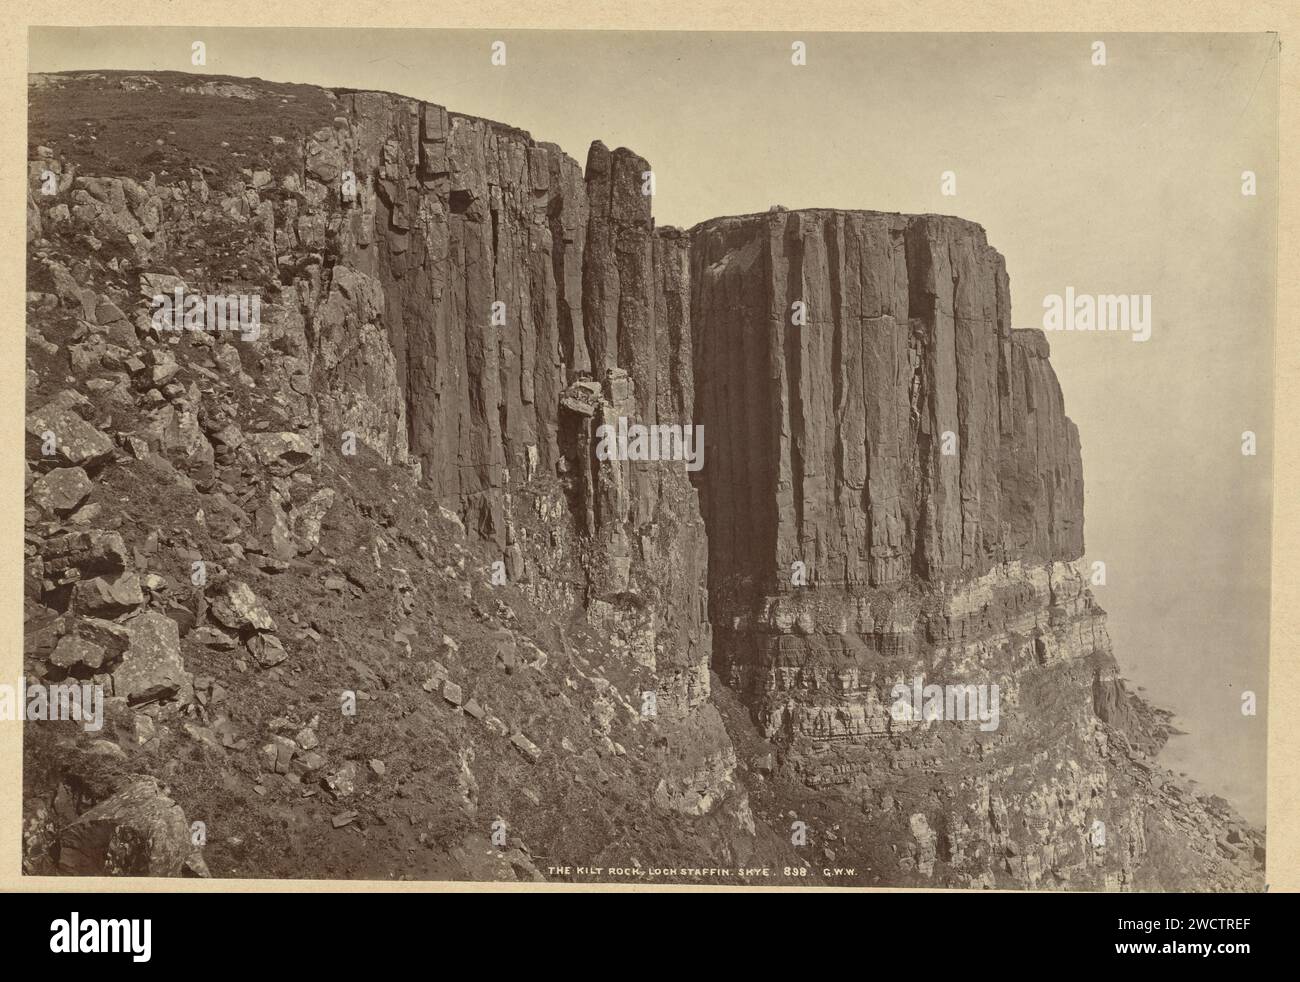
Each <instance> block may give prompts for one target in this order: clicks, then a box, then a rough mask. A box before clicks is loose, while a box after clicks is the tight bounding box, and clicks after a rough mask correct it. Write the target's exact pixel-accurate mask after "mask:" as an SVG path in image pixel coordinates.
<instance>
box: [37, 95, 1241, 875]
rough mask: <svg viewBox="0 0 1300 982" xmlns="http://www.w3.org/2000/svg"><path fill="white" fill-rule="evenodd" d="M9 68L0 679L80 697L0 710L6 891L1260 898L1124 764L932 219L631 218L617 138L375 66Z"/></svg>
mask: <svg viewBox="0 0 1300 982" xmlns="http://www.w3.org/2000/svg"><path fill="white" fill-rule="evenodd" d="M30 92H31V103H30V120H29V143H30V165H29V172H30V173H29V178H30V180H29V199H28V242H29V283H28V291H29V292H28V392H27V398H28V407H29V416H28V423H27V430H28V441H29V454H28V490H27V495H28V497H27V501H28V510H27V516H28V525H27V547H26V552H27V568H28V577H27V597H26V603H27V635H26V645H25V650H26V655H25V658H26V672H27V674H28V676H29V678H30V679H31V681H32V682H33V683H37V682H50V683H54V682H60V681H68V680H79V681H80V680H87V681H96V682H99V683H102V684H103V685H105V687H106V691H107V692H109V693H110V698H109V699H108V701H107V705H106V716H107V722H106V724H105V726H104V728H103V729H102V730H100V731H97V732H87V731H86V730H84V729H83V728H81V727H78V726H77V725H76V724H75V723H29V724H28V726H27V729H26V731H25V744H26V765H25V788H24V795H25V814H26V817H27V823H28V829H27V832H28V834H27V853H26V865H25V868H26V869H28V871H29V872H33V873H48V872H55V871H61V872H91V871H101V870H109V871H113V872H127V873H155V874H160V875H174V874H178V873H183V872H191V873H195V874H198V875H204V874H206V873H207V872H209V871H210V872H211V873H212V874H214V875H219V876H233V875H251V876H344V877H347V876H371V877H381V878H382V877H399V876H400V877H411V878H435V877H436V878H447V877H451V878H506V879H508V878H546V879H631V880H634V881H635V880H653V879H665V878H667V879H686V880H688V881H700V882H741V881H744V882H754V883H778V882H805V883H818V882H833V883H837V884H847V883H851V884H890V885H906V884H924V885H954V886H979V887H1023V886H1029V887H1085V888H1108V889H1159V888H1184V889H1240V888H1247V889H1250V888H1255V889H1257V888H1259V887H1260V886H1262V860H1263V855H1264V854H1263V835H1262V832H1260V831H1259V830H1255V829H1251V828H1249V827H1248V826H1247V825H1246V824H1245V823H1244V822H1243V821H1242V820H1241V819H1240V818H1239V817H1238V816H1237V815H1236V814H1235V813H1233V812H1232V811H1231V809H1230V808H1229V806H1228V805H1227V804H1226V803H1225V802H1222V801H1221V800H1219V799H1212V798H1209V797H1207V796H1204V795H1202V794H1199V793H1198V792H1197V791H1196V789H1195V788H1194V786H1192V785H1190V784H1188V783H1187V782H1185V781H1181V780H1179V779H1177V778H1175V777H1174V776H1173V775H1170V774H1168V773H1167V772H1165V771H1164V770H1163V769H1162V768H1160V767H1159V766H1158V765H1156V764H1155V763H1153V761H1152V759H1151V757H1152V755H1153V754H1154V753H1155V751H1156V750H1157V749H1158V748H1159V746H1160V745H1161V743H1162V742H1163V740H1164V737H1165V733H1166V726H1167V719H1166V717H1165V716H1163V715H1162V714H1161V713H1159V712H1158V711H1156V710H1153V709H1151V708H1150V707H1148V706H1146V705H1145V704H1144V703H1142V702H1141V701H1140V700H1139V699H1137V697H1136V696H1134V695H1132V694H1130V693H1128V692H1127V691H1126V690H1125V688H1124V685H1123V682H1122V680H1121V679H1120V678H1119V675H1118V669H1117V667H1116V663H1115V660H1114V658H1113V656H1112V653H1111V651H1110V644H1109V639H1108V637H1107V635H1106V630H1105V615H1104V612H1103V611H1102V610H1101V609H1100V608H1099V607H1098V606H1097V605H1096V603H1095V602H1094V600H1093V598H1092V596H1091V594H1090V593H1089V591H1088V589H1087V586H1086V583H1085V581H1084V578H1083V576H1082V575H1081V573H1080V571H1079V569H1077V568H1076V566H1075V565H1074V561H1075V560H1077V559H1078V558H1079V556H1080V555H1081V553H1082V547H1083V514H1082V511H1083V509H1082V504H1083V484H1082V468H1081V463H1080V455H1079V441H1078V434H1077V431H1076V429H1075V427H1074V425H1073V424H1072V423H1071V422H1070V421H1069V419H1068V418H1067V417H1066V416H1065V414H1064V409H1063V400H1062V395H1061V392H1060V389H1059V387H1058V385H1057V383H1056V378H1055V375H1054V374H1053V372H1052V369H1051V367H1050V364H1049V362H1048V346H1047V342H1046V340H1045V338H1044V337H1043V336H1042V335H1041V334H1040V333H1039V332H1035V331H1015V330H1012V329H1011V327H1010V323H1011V317H1010V306H1009V299H1008V287H1007V274H1006V270H1005V267H1004V264H1003V261H1002V258H1001V256H999V255H998V254H997V252H996V251H994V250H993V249H992V248H991V247H989V245H988V244H987V242H986V241H985V237H984V232H983V230H981V229H980V228H979V227H978V226H975V225H973V224H971V223H969V222H964V221H961V220H959V219H955V218H945V217H938V216H912V217H909V216H900V215H889V214H880V213H874V212H858V211H822V210H817V211H796V212H787V211H784V210H781V209H775V210H773V211H772V212H770V213H768V214H764V215H753V216H744V217H738V218H721V219H715V220H712V221H708V222H705V223H703V224H701V225H699V226H696V227H695V228H693V229H691V230H689V231H683V230H679V229H673V228H660V227H656V226H655V224H654V220H653V216H652V212H651V203H652V198H651V196H649V195H647V194H645V193H643V190H644V185H645V179H646V175H647V174H648V172H649V171H650V164H649V163H647V161H645V160H644V159H642V158H640V157H638V156H637V155H636V154H634V153H632V152H630V151H628V150H626V149H618V150H614V151H610V150H609V149H607V148H606V147H605V146H603V145H602V144H600V143H596V144H594V145H593V146H592V147H591V149H590V151H589V153H588V156H587V160H586V164H585V167H583V166H579V164H578V163H577V162H576V161H575V160H573V159H572V158H570V157H568V156H567V155H566V154H565V153H564V152H563V151H561V150H560V149H559V148H558V147H556V146H554V145H553V144H548V143H540V142H537V141H535V140H533V139H532V138H531V137H530V136H529V135H528V134H527V133H524V132H522V131H520V130H517V129H513V128H511V127H508V126H505V125H502V124H499V123H494V122H490V121H487V120H482V119H477V118H474V117H469V116H464V115H461V114H458V113H455V112H451V111H449V110H447V109H444V108H443V107H440V106H435V105H431V104H427V103H420V102H418V101H416V100H412V99H407V98H403V97H400V96H396V95H391V94H387V93H375V92H353V91H327V90H323V89H319V88H313V87H309V86H292V85H282V84H272V83H266V82H262V81H260V80H240V79H215V78H212V77H208V76H204V77H202V78H199V77H194V76H188V75H183V74H172V73H160V74H159V73H156V74H151V75H140V74H130V73H116V72H101V73H73V74H66V75H42V76H32V77H31V79H30ZM353 187H355V191H353ZM178 289H179V290H182V291H184V292H188V293H196V294H200V295H205V296H206V295H222V296H244V297H250V296H251V297H257V298H258V299H259V300H260V303H261V321H260V324H259V325H258V330H257V331H256V332H244V334H242V335H241V333H239V332H230V331H227V332H222V331H220V330H214V329H209V330H206V331H204V330H183V331H172V330H167V329H166V327H165V326H164V327H162V328H160V327H159V326H158V324H157V323H155V322H154V320H152V319H151V308H150V302H151V298H153V297H155V296H156V295H159V294H163V295H172V294H173V292H174V291H176V290H178ZM620 420H622V421H627V422H631V423H636V424H640V425H644V426H649V427H692V426H695V425H699V426H701V427H702V428H703V462H702V463H703V466H702V467H700V468H699V469H694V470H692V469H688V468H687V467H686V466H685V463H684V462H683V461H682V460H680V459H678V460H653V459H651V460H636V459H633V460H627V459H623V460H617V459H614V460H611V459H603V457H602V454H600V453H598V452H597V451H598V447H599V446H600V443H601V438H602V433H603V432H605V431H604V430H603V429H602V427H607V426H608V427H612V428H614V429H617V428H618V426H619V424H620ZM664 432H666V430H665V431H664ZM50 434H53V435H54V439H53V440H51V439H50V438H49V437H50ZM196 571H199V572H196ZM711 669H712V672H711ZM914 679H923V680H924V683H925V684H932V683H933V684H939V685H945V684H961V685H975V686H994V685H996V686H997V692H998V694H999V698H1000V704H999V705H1000V721H999V723H998V725H997V726H996V727H992V728H982V727H981V726H980V725H979V722H978V721H972V720H969V719H968V720H954V719H938V720H935V719H926V718H899V716H898V714H897V713H895V712H892V711H891V710H890V704H891V702H893V697H892V696H891V693H892V692H893V690H894V686H895V685H897V684H900V683H903V684H906V685H908V686H910V685H911V683H912V681H913V680H914ZM349 700H351V703H350V702H349ZM195 822H201V823H203V824H202V826H201V827H199V831H198V832H197V833H196V832H194V831H193V829H194V828H195V826H194V823H195ZM578 867H584V868H589V867H599V868H600V869H601V870H602V872H600V873H591V872H580V871H578ZM742 867H744V868H747V869H748V872H743V871H742ZM662 869H668V870H677V873H675V874H673V873H667V874H665V873H661V872H656V870H662ZM614 870H617V871H618V872H613V871H614ZM685 870H689V871H690V872H683V871H685ZM761 870H767V872H766V873H763V872H761Z"/></svg>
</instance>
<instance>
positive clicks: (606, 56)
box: [30, 28, 1278, 821]
mask: <svg viewBox="0 0 1300 982" xmlns="http://www.w3.org/2000/svg"><path fill="white" fill-rule="evenodd" d="M194 40H202V41H204V42H205V43H206V45H207V65H206V66H205V67H204V68H194V67H193V66H191V64H190V43H191V41H194ZM494 40H502V41H505V42H506V65H505V66H504V67H500V66H493V65H492V64H491V61H490V46H491V42H492V41H494ZM794 40H802V41H804V42H805V43H806V45H807V64H806V65H804V66H801V67H795V66H793V65H791V63H790V54H791V42H792V41H794ZM1096 40H1101V41H1104V42H1105V44H1106V60H1107V64H1106V65H1105V66H1102V67H1099V66H1094V65H1093V64H1092V54H1093V47H1092V45H1093V42H1094V41H1096ZM30 67H31V69H32V70H33V71H58V70H64V69H77V68H92V69H93V68H127V69H140V70H149V69H174V70H181V71H200V72H207V73H211V74H228V75H244V76H260V77H262V78H266V79H272V80H276V81H285V82H308V83H316V84H320V85H335V86H349V87H355V88H371V89H385V90H389V91H393V92H399V93H402V94H404V95H410V96H415V97H418V98H422V99H426V100H429V101H433V102H437V103H441V104H443V105H445V106H447V107H449V108H452V109H455V110H458V111H461V112H466V113H472V114H475V115H479V116H486V117H489V118H492V119H497V120H501V121H503V122H506V123H510V124H511V125H514V126H518V127H521V128H523V129H526V130H529V131H530V132H531V133H532V134H533V136H534V138H536V139H539V140H548V141H552V142H555V143H558V144H559V145H560V146H562V147H563V148H564V149H565V150H566V151H567V152H568V153H569V154H571V155H572V156H573V157H575V158H577V160H578V161H579V162H582V161H584V160H585V157H586V151H587V146H588V145H589V144H590V142H591V141H592V140H596V139H600V140H603V141H604V142H605V143H606V144H608V145H609V146H610V147H615V146H620V145H621V146H628V147H631V148H632V149H633V150H635V151H636V152H637V153H639V154H641V155H642V156H644V157H645V158H646V159H647V160H649V161H650V163H651V165H652V167H653V168H654V170H655V176H656V196H655V215H656V218H657V220H658V221H659V223H660V224H676V225H688V226H689V225H693V224H695V223H696V222H699V221H702V220H704V219H707V218H712V217H715V216H718V215H728V214H739V213H745V212H753V211H765V210H766V209H767V208H768V207H769V206H770V205H773V204H781V205H785V206H787V207H789V208H798V207H808V206H822V207H840V208H871V209H878V210H883V211H899V212H939V213H945V214H956V215H960V216H962V217H964V218H968V219H972V220H974V221H977V222H979V223H981V224H982V225H983V226H984V228H985V229H986V230H987V232H988V238H989V242H990V243H991V244H992V245H993V246H994V247H996V248H997V249H998V250H1000V251H1001V252H1002V253H1003V254H1004V255H1005V256H1006V259H1007V268H1008V270H1009V272H1010V276H1011V294H1012V309H1013V323H1014V325H1015V326H1017V327H1037V326H1041V321H1042V301H1043V297H1044V296H1045V295H1047V294H1050V293H1063V292H1064V290H1065V288H1066V287H1067V286H1073V287H1074V288H1075V289H1076V290H1077V291H1079V292H1083V293H1094V294H1103V293H1138V294H1150V295H1151V296H1152V310H1153V318H1152V319H1153V331H1152V337H1151V340H1150V341H1148V342H1146V343H1135V342H1133V341H1132V340H1131V339H1130V337H1129V336H1128V335H1127V334H1123V333H1118V332H1117V333H1105V334H1053V335H1050V339H1051V342H1052V352H1053V356H1052V363H1053V365H1054V366H1055V368H1056V371H1057V374H1058V375H1059V376H1060V379H1061V383H1062V386H1063V388H1064V390H1065V405H1066V411H1067V412H1068V413H1069V414H1070V416H1071V417H1072V418H1073V419H1074V420H1075V421H1076V422H1077V423H1078V425H1079V430H1080V433H1081V437H1082V442H1083V459H1084V479H1085V486H1086V489H1087V491H1086V509H1087V511H1086V524H1085V535H1086V538H1087V550H1088V551H1087V557H1086V559H1087V561H1088V562H1091V561H1092V560H1103V561H1104V562H1105V563H1106V565H1107V575H1108V583H1107V585H1106V586H1104V587H1099V588H1096V590H1095V592H1096V594H1097V597H1098V600H1099V601H1100V603H1101V604H1102V606H1104V607H1105V608H1107V609H1108V610H1109V611H1110V612H1111V621H1110V629H1111V635H1112V638H1113V639H1114V642H1115V652H1116V656H1117V657H1118V659H1119V662H1120V665H1121V666H1122V668H1123V669H1124V671H1125V673H1126V674H1127V675H1128V676H1129V677H1130V678H1131V679H1133V680H1134V681H1136V682H1137V683H1139V684H1144V685H1146V686H1147V687H1148V689H1149V695H1151V696H1152V697H1153V699H1154V701H1155V702H1157V704H1162V705H1165V706H1167V707H1169V708H1172V709H1174V710H1176V711H1177V712H1178V713H1179V714H1180V719H1181V721H1182V723H1183V725H1184V726H1185V727H1186V728H1187V729H1190V730H1192V731H1193V732H1192V733H1191V735H1190V736H1187V737H1183V738H1180V739H1179V740H1177V741H1175V743H1174V744H1173V745H1172V746H1171V750H1170V752H1169V756H1170V759H1171V761H1173V762H1180V761H1187V764H1186V765H1185V767H1186V769H1188V770H1189V771H1190V772H1191V773H1192V774H1193V776H1195V777H1198V778H1201V779H1202V782H1203V783H1204V784H1205V785H1206V786H1207V787H1210V788H1212V789H1214V790H1217V791H1221V792H1223V793H1226V794H1228V796H1229V797H1231V798H1232V799H1233V800H1234V802H1235V803H1236V804H1237V805H1238V806H1239V807H1241V808H1242V809H1243V811H1245V813H1246V814H1247V816H1248V817H1250V818H1252V819H1253V820H1256V821H1262V820H1263V802H1264V795H1263V782H1264V747H1265V731H1266V720H1265V708H1266V705H1267V703H1266V699H1265V698H1264V694H1265V689H1266V672H1267V658H1268V617H1269V609H1268V593H1267V590H1268V582H1267V576H1268V562H1269V553H1268V550H1269V532H1270V530H1269V500H1270V498H1269V495H1270V484H1271V456H1270V447H1271V432H1272V371H1273V366H1272V345H1273V324H1274V296H1275V271H1276V262H1277V257H1276V228H1277V166H1278V131H1277V126H1278V57H1277V44H1276V40H1275V39H1274V38H1273V37H1272V36H1268V35H1260V34H1231V35H1229V34H1216V35H1194V34H1182V35H1156V34H1143V35H1136V34H1127V35H1126V34H1115V35H1096V36H1095V35H1078V34H1053V35H1031V34H1001V35H996V34H964V35H962V34H950V35H921V34H878V35H862V34H838V35H834V34H757V33H735V34H709V33H695V34H681V33H635V32H604V31H602V32H587V33H566V32H540V31H539V32H527V31H501V32H484V31H386V30H370V31H351V30H349V31H341V30H340V31H333V30H297V31H289V30H266V31H258V30H248V31H244V30H229V29H208V28H193V29H186V28H167V29H152V28H150V29H144V28H104V29H88V28H83V29H57V30H52V29H42V30H39V31H34V32H33V33H32V35H31V61H30ZM949 170H950V171H953V172H955V174H956V188H957V194H956V195H955V196H944V195H942V194H941V193H940V175H941V173H942V172H943V171H949ZM1244 170H1251V171H1254V172H1255V174H1256V175H1257V182H1258V194H1257V195H1256V196H1254V197H1248V196H1243V195H1242V193H1241V184H1242V180H1241V174H1242V171H1244ZM1243 430H1253V431H1255V433H1256V434H1257V435H1258V440H1259V454H1258V455H1257V456H1255V457H1246V456H1243V455H1242V453H1241V435H1242V431H1243ZM1245 689H1250V690H1253V691H1255V692H1257V693H1259V696H1260V698H1259V705H1260V715H1259V716H1258V717H1257V718H1248V717H1243V716H1242V715H1241V712H1240V708H1239V707H1240V693H1241V692H1242V691H1243V690H1245Z"/></svg>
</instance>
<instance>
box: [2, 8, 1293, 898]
mask: <svg viewBox="0 0 1300 982" xmlns="http://www.w3.org/2000/svg"><path fill="white" fill-rule="evenodd" d="M1233 6H1236V7H1237V8H1238V9H1232V8H1233ZM5 8H6V9H5V16H4V18H3V23H2V24H0V110H2V112H3V115H2V116H0V118H3V119H4V120H5V122H6V125H5V126H4V131H3V133H0V151H2V152H3V158H2V159H0V173H3V174H7V175H9V176H10V178H11V179H9V180H0V213H2V214H3V215H5V216H6V220H5V221H4V222H3V225H2V226H0V325H2V326H0V419H3V422H4V431H3V437H0V446H4V447H5V448H7V450H8V452H7V453H4V454H2V455H0V486H2V487H4V488H7V489H11V490H9V491H8V492H6V493H4V494H0V543H3V551H2V553H0V554H2V555H3V556H5V557H6V561H5V562H3V563H0V679H4V680H9V679H16V678H18V677H20V675H21V671H22V635H23V620H22V595H23V583H22V580H23V575H22V560H21V556H22V541H23V503H22V502H23V498H22V495H21V494H19V493H18V488H20V487H21V486H22V475H23V467H22V462H23V455H24V451H23V445H24V441H23V415H24V408H23V393H24V391H25V382H24V377H25V367H24V366H25V329H24V328H25V323H24V322H25V316H26V309H25V304H24V293H25V285H24V284H25V277H26V256H27V251H26V235H25V227H24V216H25V211H26V205H25V187H26V185H25V183H24V182H23V181H19V180H14V179H12V178H13V176H14V175H20V174H25V173H26V157H27V139H26V119H27V78H26V75H27V29H28V27H29V26H32V25H36V26H87V27H89V26H100V25H141V26H164V25H171V26H186V25H202V26H206V27H216V26H221V27H291V26H301V27H362V26H364V27H367V28H383V27H422V28H430V27H443V28H457V27H459V28H501V29H503V30H504V29H514V30H522V29H529V28H533V29H539V28H549V29H607V30H608V29H619V30H670V29H671V30H719V31H728V30H751V31H757V30H768V31H770V30H791V31H796V30H797V31H807V32H812V31H1087V32H1096V33H1103V32H1104V33H1112V34H1113V33H1119V32H1124V31H1151V32H1167V31H1218V32H1234V31H1251V32H1260V31H1276V32H1278V33H1279V34H1280V35H1281V41H1282V46H1281V84H1282V93H1281V128H1280V136H1281V158H1282V160H1281V163H1282V167H1281V168H1280V170H1279V173H1280V175H1281V180H1282V189H1283V192H1284V193H1283V194H1282V195H1281V196H1280V203H1279V229H1278V233H1279V237H1278V255H1279V271H1278V273H1279V275H1278V290H1279V292H1278V298H1277V299H1278V306H1277V313H1278V317H1277V321H1276V332H1275V334H1276V353H1275V364H1276V366H1277V376H1276V389H1275V406H1274V413H1275V415H1274V426H1273V432H1274V439H1275V440H1276V446H1275V447H1274V454H1273V467H1274V501H1273V550H1272V552H1273V570H1272V574H1273V594H1272V597H1273V599H1272V624H1271V632H1270V638H1271V651H1270V659H1269V679H1268V693H1267V695H1268V696H1269V697H1271V704H1270V705H1271V708H1272V711H1271V712H1270V713H1269V714H1268V720H1269V733H1268V841H1267V848H1268V863H1267V873H1266V881H1267V883H1268V888H1269V889H1270V890H1272V891H1279V890H1285V891H1294V890H1297V889H1300V835H1298V834H1297V828H1296V824H1297V819H1300V752H1297V742H1298V741H1297V737H1296V734H1295V731H1294V730H1293V729H1292V727H1291V725H1290V719H1289V717H1288V714H1287V713H1286V711H1285V707H1286V706H1289V705H1293V704H1297V703H1298V702H1300V659H1297V657H1296V652H1297V647H1298V645H1297V641H1298V640H1300V562H1298V561H1297V560H1296V557H1293V556H1291V555H1290V554H1289V549H1288V547H1289V546H1290V545H1292V544H1293V543H1295V542H1296V541H1297V534H1296V533H1297V529H1298V528H1300V497H1297V496H1295V495H1294V494H1292V493H1290V492H1291V489H1292V488H1293V487H1294V484H1295V480H1296V478H1297V476H1300V467H1297V464H1296V460H1297V457H1298V456H1300V432H1297V431H1296V430H1295V429H1293V428H1290V427H1287V426H1285V425H1283V423H1284V422H1285V421H1286V420H1287V419H1288V418H1290V414H1291V413H1294V412H1297V410H1298V409H1300V406H1298V405H1297V401H1298V399H1300V384H1298V380H1300V333H1298V332H1296V331H1295V330H1292V329H1291V328H1292V326H1293V324H1294V321H1295V320H1296V314H1297V312H1300V275H1298V274H1300V270H1298V269H1297V264H1296V257H1297V256H1300V215H1298V214H1297V204H1296V200H1295V198H1294V197H1293V196H1288V195H1287V194H1286V193H1285V191H1286V190H1287V188H1288V187H1289V185H1290V182H1291V180H1292V179H1293V178H1294V162H1295V160H1296V150H1297V140H1298V137H1300V74H1298V73H1297V59H1296V38H1297V36H1298V35H1300V5H1297V4H1295V3H1293V2H1288V0H1258V2H1247V0H1238V2H1237V3H1236V4H1235V5H1232V4H1227V3H1216V4H1213V5H1211V4H1205V5H1203V6H1202V5H1195V4H1189V3H1188V2H1187V0H1140V2H1139V3H1133V2H1132V0H983V2H978V0H972V2H965V3H962V2H959V0H907V2H906V3H905V4H900V3H898V2H882V0H868V2H857V3H854V2H849V0H801V2H799V3H798V4H789V5H788V6H782V7H777V6H776V5H774V4H769V3H763V2H758V0H751V2H736V0H730V2H728V0H653V2H649V3H644V2H642V3H637V2H633V0H623V2H621V3H617V4H614V3H608V2H606V3H601V2H599V0H547V2H546V3H544V4H536V5H535V9H531V10H526V9H521V6H520V0H443V2H441V3H438V4H436V6H435V5H431V4H429V3H428V2H427V0H423V2H420V0H386V2H384V3H382V4H373V5H362V4H358V3H357V2H356V0H347V2H343V0H279V2H278V3H275V4H268V3H266V2H265V0H224V2H222V3H220V4H214V3H202V2H197V0H130V2H126V0H118V2H116V3H114V2H106V0H76V2H75V3H64V4H51V3H49V2H41V3H37V2H32V0H7V2H6V4H5ZM363 17H364V23H361V20H362V18H363ZM20 737H21V729H20V726H19V724H18V723H7V722H5V723H0V890H2V891H22V892H34V891H49V890H57V891H94V892H101V891H116V892H142V891H159V890H168V891H185V892H219V891H228V890H233V891H256V892H282V891H298V890H310V891H320V892H339V891H342V892H375V891H391V890H396V891H402V892H420V891H426V890H430V889H451V890H456V891H466V892H469V891H485V890H486V891H492V890H510V889H514V890H520V889H527V890H533V891H536V890H544V891H553V892H571V891H579V890H580V891H588V890H602V891H610V892H627V893H632V892H646V891H649V890H717V891H732V890H736V889H745V888H738V887H693V886H689V885H680V886H667V885H665V886H660V885H657V884H656V885H640V884H636V885H623V884H545V885H529V886H526V887H525V886H519V885H510V884H482V883H451V884H447V883H433V882H389V881H370V880H342V881H338V880H335V881H328V880H249V879H237V880H236V879H229V880H222V879H214V880H190V879H186V880H177V879H161V878H153V877H150V878H131V879H122V878H109V877H24V876H22V872H21V848H22V845H21V843H22V834H21V827H22V745H21V739H20ZM757 889H763V890H781V891H790V892H799V891H806V890H809V889H817V890H832V891H836V892H840V891H839V890H838V889H837V888H830V887H827V888H809V887H762V888H757ZM857 889H858V890H869V889H870V888H857ZM873 892H878V891H873ZM885 892H888V891H885Z"/></svg>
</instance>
